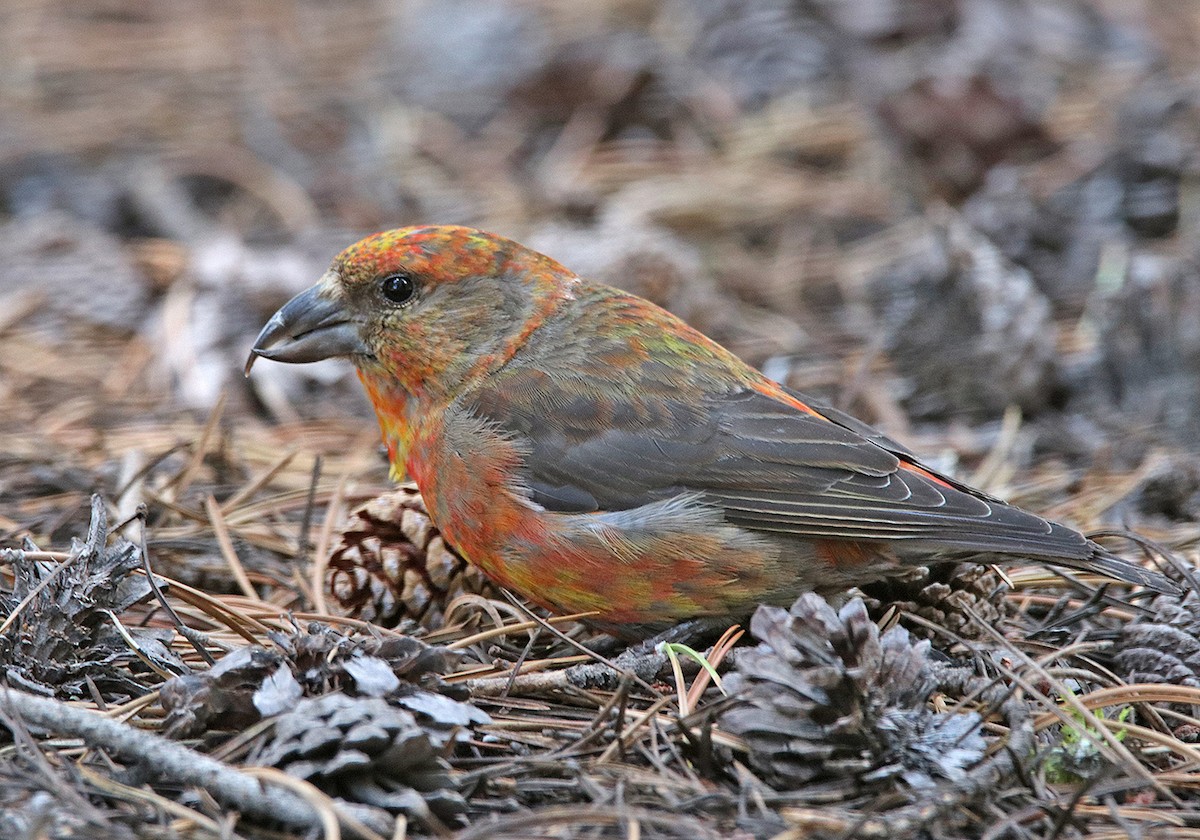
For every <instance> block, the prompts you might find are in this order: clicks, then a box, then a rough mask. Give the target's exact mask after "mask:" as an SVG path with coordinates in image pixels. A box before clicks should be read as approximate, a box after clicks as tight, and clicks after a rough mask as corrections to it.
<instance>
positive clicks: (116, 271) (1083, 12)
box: [0, 0, 1200, 533]
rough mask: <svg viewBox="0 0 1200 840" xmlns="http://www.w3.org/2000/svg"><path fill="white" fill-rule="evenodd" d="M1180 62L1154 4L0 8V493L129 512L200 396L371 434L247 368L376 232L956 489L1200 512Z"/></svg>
mask: <svg viewBox="0 0 1200 840" xmlns="http://www.w3.org/2000/svg"><path fill="white" fill-rule="evenodd" d="M1198 55H1200V4H1197V3H1187V2H1185V3H1180V2H1173V0H1143V2H1130V0H1092V2H1083V0H853V2H850V0H659V2H652V0H543V1H542V2H536V0H408V2H402V1H401V0H397V2H383V0H347V2H341V3H326V2H318V0H307V2H306V1H305V0H294V1H293V2H286V1H285V0H269V1H268V0H207V1H206V2H205V1H204V0H191V1H189V2H185V0H158V1H157V2H148V0H147V1H146V2H131V1H130V0H125V1H124V2H122V0H6V2H5V3H3V4H2V5H0V408H2V409H3V411H2V412H0V414H2V415H3V416H2V417H0V434H3V435H4V437H2V438H0V455H3V458H2V459H0V500H3V499H4V497H5V496H7V497H8V500H9V502H10V503H11V502H13V501H14V500H15V499H18V498H21V499H25V500H28V499H29V498H31V497H46V496H51V497H52V496H55V494H62V493H68V492H69V493H76V494H78V493H81V492H82V491H83V490H85V489H94V488H96V487H97V486H99V487H105V488H108V489H110V490H112V489H113V488H120V487H122V486H124V485H122V484H121V482H120V481H118V479H117V476H118V475H119V474H121V471H122V470H124V471H125V472H126V473H129V472H130V470H132V469H133V467H131V466H130V465H128V464H125V465H124V466H121V459H120V457H119V453H120V451H121V450H122V447H125V446H133V444H132V443H128V439H127V438H122V439H121V440H125V441H126V443H123V444H121V445H119V446H118V445H117V444H115V443H113V440H115V438H114V437H113V436H114V434H116V430H118V429H128V428H130V427H131V426H138V428H141V429H143V430H145V429H148V428H153V427H154V424H155V423H163V422H167V421H169V420H173V418H179V417H193V418H198V421H197V422H200V421H203V419H204V418H205V417H207V416H209V412H211V411H212V410H213V408H214V406H215V405H216V404H217V403H218V400H219V399H220V398H221V397H222V395H224V399H225V403H224V409H223V410H224V412H225V414H224V418H225V420H226V421H230V419H231V418H232V420H234V421H236V422H235V423H234V424H233V425H234V427H235V428H237V427H238V424H241V426H240V428H244V429H245V428H258V427H259V426H260V425H261V426H264V427H265V426H267V425H272V426H275V427H282V428H291V427H289V426H288V425H287V424H299V423H303V422H305V421H306V420H309V419H315V420H321V419H324V420H326V421H328V420H335V421H337V425H336V429H337V431H335V432H333V433H331V434H330V435H329V437H328V440H325V439H322V441H323V443H322V445H328V446H330V447H335V448H336V447H343V448H344V447H348V446H350V445H351V444H352V442H353V441H357V440H359V438H356V437H354V436H353V433H357V432H361V433H362V435H363V437H362V440H366V441H370V440H372V435H373V420H372V419H371V415H370V412H369V408H368V406H367V404H366V402H365V399H363V398H362V397H361V395H360V394H359V391H358V386H357V383H356V382H355V381H353V377H352V375H350V373H349V370H350V369H349V366H348V365H345V364H341V363H337V362H331V363H322V365H317V366H301V367H292V366H285V365H272V364H260V365H258V366H257V368H256V369H255V373H254V377H253V378H252V379H251V380H250V381H249V382H247V381H245V380H243V378H242V376H241V366H242V364H243V362H244V360H245V356H246V353H247V350H248V347H249V345H250V343H251V341H252V339H253V336H254V334H255V333H256V332H257V330H258V329H259V327H260V326H261V325H262V323H263V322H264V320H265V319H266V318H267V317H268V316H269V315H270V313H271V312H272V311H274V309H275V308H276V307H277V306H278V305H280V304H281V303H282V302H283V301H285V300H286V299H287V298H288V297H290V296H291V295H292V294H294V293H295V292H296V291H299V290H300V289H302V288H304V287H306V286H307V285H309V284H310V283H312V282H313V281H314V280H315V279H316V277H317V276H318V275H319V274H320V273H321V271H322V270H323V269H324V267H325V265H326V264H327V263H328V262H329V260H330V259H331V258H332V256H333V255H334V254H335V253H336V252H337V251H339V250H340V249H341V248H342V247H344V246H346V245H348V244H350V243H351V242H353V241H355V240H357V239H358V238H359V237H360V236H362V235H364V234H366V233H369V232H372V231H375V230H379V229H383V228H390V227H396V226H400V225H406V224H413V223H461V224H468V225H473V226H477V227H482V228H486V229H490V230H493V231H495V232H498V233H502V234H505V235H507V236H511V237H513V238H515V239H518V240H520V241H522V242H524V243H525V244H528V245H530V246H532V247H534V248H536V249H538V250H541V251H544V252H546V253H548V254H550V255H551V256H554V257H556V258H558V259H559V260H560V261H562V262H564V263H565V264H566V265H568V266H569V267H571V268H572V269H574V270H576V271H577V272H579V273H581V274H585V275H587V276H590V277H592V278H595V279H599V280H602V281H605V282H609V283H613V284H616V285H619V286H622V287H624V288H627V289H630V290H632V291H635V292H637V293H639V294H642V295H645V296H647V297H649V298H651V299H653V300H655V301H656V302H659V303H661V304H662V305H664V306H666V307H668V308H670V309H672V310H674V311H675V312H677V313H678V314H680V315H681V316H683V317H684V318H685V319H687V320H688V321H690V322H691V323H692V324H694V325H695V326H697V327H699V328H700V329H702V330H704V331H705V332H707V333H709V334H710V335H712V336H713V337H715V338H716V339H718V340H719V341H722V342H724V343H726V344H727V345H728V346H730V347H731V348H732V349H734V350H735V351H736V352H738V353H739V354H741V355H742V356H743V357H745V358H746V359H747V360H749V361H750V362H752V363H754V364H756V365H760V366H763V367H764V368H765V369H766V370H767V372H768V373H769V374H770V375H771V376H773V377H775V378H778V379H780V380H783V381H785V382H787V383H788V384H789V385H791V386H793V387H796V388H799V389H801V390H805V391H808V392H811V393H814V394H816V395H818V396H820V397H822V398H824V399H827V400H830V401H832V402H833V403H835V404H836V405H838V406H840V407H841V408H843V409H846V410H849V411H851V412H853V413H855V414H857V415H858V416H860V417H863V418H864V419H866V420H868V421H870V422H873V423H876V424H878V425H880V426H881V427H883V428H884V429H885V430H886V431H888V432H889V433H890V434H892V435H893V436H897V437H899V438H900V439H901V440H904V441H906V442H907V443H909V444H910V445H912V446H914V447H915V448H917V449H918V450H919V451H921V452H922V454H924V455H926V456H928V457H929V458H930V459H931V460H933V461H935V462H936V463H938V465H939V466H942V467H945V468H948V469H955V468H956V467H958V468H961V469H964V470H974V471H975V477H976V478H977V479H979V480H985V481H986V482H987V483H988V484H989V486H992V487H994V488H998V489H1004V488H1006V487H1007V484H1006V482H1007V479H1008V478H1011V477H1012V476H1013V475H1026V471H1028V470H1029V469H1030V468H1031V467H1032V466H1033V465H1037V464H1046V463H1051V464H1054V465H1057V467H1058V468H1060V469H1061V468H1066V469H1068V470H1069V469H1074V468H1080V469H1082V468H1089V469H1096V468H1097V465H1100V468H1102V469H1105V470H1113V471H1118V470H1123V471H1125V472H1126V473H1129V474H1132V475H1133V476H1134V478H1133V479H1131V480H1130V481H1131V484H1130V487H1141V488H1142V490H1143V491H1145V492H1142V493H1141V494H1140V495H1138V496H1137V500H1136V504H1137V505H1140V506H1141V507H1140V508H1139V510H1141V512H1142V513H1146V514H1148V515H1149V514H1153V515H1156V516H1163V517H1167V518H1174V519H1177V520H1178V519H1184V520H1189V521H1195V520H1196V519H1197V518H1200V469H1198V468H1197V466H1196V455H1197V451H1198V450H1200V265H1198V263H1197V238H1196V233H1197V229H1198V227H1200V204H1198V194H1197V189H1196V187H1197V178H1196V175H1197V165H1198V157H1197V150H1198V149H1200V110H1198V105H1200V102H1198V100H1197V79H1198V78H1200V76H1198V70H1200V59H1198V58H1197V56H1198ZM139 424H140V425H139ZM256 424H257V425H256ZM188 428H191V427H188ZM143 434H149V432H145V431H144V432H143ZM189 434H190V433H189ZM142 444H145V441H144V440H143V441H142ZM146 445H149V444H146ZM151 448H152V447H151ZM367 448H368V449H369V448H370V447H369V445H368V446H367ZM5 450H7V451H5ZM114 453H116V454H114ZM996 453H1000V454H1001V455H1002V456H1003V458H1000V459H999V460H997V459H995V458H993V460H992V461H988V457H989V454H992V455H995V454H996ZM39 459H40V461H39ZM34 462H39V463H41V468H40V471H39V470H34V471H32V473H31V470H30V464H31V463H34ZM1001 462H1002V463H1003V464H1004V465H1005V469H1007V470H1008V472H1007V473H1004V474H1000V473H997V472H996V469H997V464H999V463H1001ZM80 465H89V466H88V470H90V471H87V470H85V471H84V472H82V473H81V472H79V468H80ZM373 469H377V470H378V475H379V476H382V463H381V462H379V464H376V465H375V466H374V467H373ZM1068 475H1070V473H1068ZM1026 480H1031V479H1028V477H1027V475H1026ZM1069 480H1070V479H1068V481H1069ZM1063 486H1065V485H1063ZM1147 488H1149V489H1147ZM1126 489H1128V488H1126ZM1122 498H1123V497H1122ZM1112 500H1113V499H1109V501H1110V502H1111V501H1112ZM2 506H3V505H2V504H0V507H2ZM42 509H43V508H41V507H37V508H36V510H42ZM21 510H22V511H23V514H22V516H20V517H18V516H15V515H12V514H10V516H11V517H12V518H10V519H8V520H7V521H8V523H9V526H10V528H13V527H15V523H16V522H17V520H18V519H19V520H20V521H21V523H23V524H24V525H25V526H28V525H29V524H30V523H31V522H34V521H38V517H37V516H34V515H33V513H31V511H34V510H35V508H34V507H29V506H26V507H23V508H21ZM31 517H32V518H31ZM42 524H43V525H45V527H46V528H49V529H50V530H53V529H52V528H51V527H50V526H51V525H53V522H43V523H42ZM11 532H12V531H11V530H10V533H11Z"/></svg>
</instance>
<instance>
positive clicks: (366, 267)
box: [334, 225, 570, 283]
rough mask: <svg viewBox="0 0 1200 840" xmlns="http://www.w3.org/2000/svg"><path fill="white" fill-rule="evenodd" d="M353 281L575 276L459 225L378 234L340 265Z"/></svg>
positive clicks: (524, 250) (349, 253)
mask: <svg viewBox="0 0 1200 840" xmlns="http://www.w3.org/2000/svg"><path fill="white" fill-rule="evenodd" d="M334 269H335V270H336V271H337V272H338V273H339V274H340V275H342V277H343V278H344V279H346V280H349V281H350V282H354V281H356V280H368V279H370V278H373V277H378V276H379V275H381V274H386V273H388V272H390V271H399V270H404V271H407V272H411V273H413V274H417V275H420V276H421V277H423V278H425V279H426V280H432V281H435V282H439V283H453V282H455V281H458V280H461V279H464V278H467V277H475V276H486V275H491V276H496V275H501V274H510V273H511V274H516V275H518V276H519V275H522V274H528V273H541V272H547V271H549V272H553V273H555V274H559V275H567V276H569V275H570V272H569V271H567V270H566V269H565V268H563V267H562V266H561V265H560V264H559V263H557V262H555V261H554V260H552V259H550V258H549V257H547V256H545V255H543V254H539V253H537V252H536V251H531V250H529V249H528V248H525V247H524V246H522V245H520V244H518V243H516V242H514V241H513V240H511V239H506V238H505V237H503V236H499V235H497V234H494V233H487V232H486V231H482V230H475V229H474V228H468V227H460V226H458V225H423V226H420V227H407V228H396V229H395V230H387V231H383V232H381V233H376V234H372V235H371V236H368V237H367V238H365V239H363V240H361V241H359V242H356V243H355V244H353V245H351V246H350V247H349V248H347V249H346V250H344V251H342V253H340V254H338V256H337V258H336V259H335V260H334Z"/></svg>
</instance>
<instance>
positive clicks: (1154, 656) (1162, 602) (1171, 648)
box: [1113, 589, 1200, 688]
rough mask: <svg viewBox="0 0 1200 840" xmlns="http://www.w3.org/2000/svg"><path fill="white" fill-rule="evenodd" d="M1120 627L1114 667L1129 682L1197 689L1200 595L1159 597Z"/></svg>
mask: <svg viewBox="0 0 1200 840" xmlns="http://www.w3.org/2000/svg"><path fill="white" fill-rule="evenodd" d="M1149 608H1150V611H1151V615H1149V616H1138V617H1137V618H1135V619H1134V620H1133V621H1131V622H1128V623H1127V624H1125V625H1124V626H1123V627H1121V635H1120V637H1119V638H1118V639H1117V643H1116V645H1115V648H1116V652H1115V654H1114V657H1113V666H1114V669H1115V670H1116V671H1117V673H1119V674H1121V675H1122V676H1123V677H1124V678H1125V679H1126V680H1128V681H1129V682H1135V683H1137V682H1149V683H1170V684H1171V685H1186V686H1191V687H1193V688H1195V687H1200V592H1197V591H1196V590H1194V589H1189V590H1188V592H1187V594H1185V595H1184V596H1183V598H1179V597H1178V596H1176V595H1159V596H1158V597H1156V598H1155V599H1154V600H1153V601H1151V602H1150V604H1149Z"/></svg>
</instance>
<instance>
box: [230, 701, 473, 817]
mask: <svg viewBox="0 0 1200 840" xmlns="http://www.w3.org/2000/svg"><path fill="white" fill-rule="evenodd" d="M252 763H254V764H258V765H260V766H268V767H278V768H280V769H281V770H283V771H284V772H286V773H288V774H289V775H291V776H295V777H297V778H300V779H306V780H308V781H310V782H312V783H313V784H314V785H316V786H317V787H319V788H320V789H321V790H323V791H325V792H326V793H328V794H330V795H331V796H336V797H340V798H342V799H344V800H346V801H349V802H357V803H362V804H364V805H373V806H375V807H377V808H384V809H386V810H388V811H391V812H393V813H404V814H407V815H408V816H410V817H414V818H416V819H421V820H424V821H425V822H426V823H427V824H428V823H429V815H430V813H431V812H432V814H433V815H434V816H435V817H436V818H437V819H439V820H441V821H445V822H457V821H458V818H459V816H460V815H461V814H463V813H464V812H465V811H466V808H467V805H466V802H465V800H464V799H463V797H462V795H461V794H460V793H459V792H458V790H457V784H456V783H455V781H454V780H453V779H452V778H451V775H450V765H449V764H447V762H446V760H445V759H444V758H442V757H441V756H440V755H438V754H437V751H436V749H435V747H434V744H433V742H432V741H431V739H430V737H429V735H428V733H426V731H425V730H424V729H423V728H422V727H421V726H420V724H418V723H417V720H416V718H415V717H414V716H413V714H412V713H411V712H409V711H407V710H406V709H400V708H396V707H395V706H393V705H391V704H389V703H388V702H387V701H386V700H383V699H380V698H378V697H347V696H346V695H344V694H329V695H326V696H325V697H320V698H317V699H309V700H301V701H300V703H299V704H298V705H297V706H296V708H295V709H293V710H292V711H290V712H287V713H286V714H283V715H280V716H279V717H278V718H277V719H276V722H275V729H274V731H273V733H272V736H271V740H269V741H267V742H266V743H265V744H264V745H263V746H262V747H260V748H259V749H258V750H257V751H256V753H255V755H254V758H253V761H252Z"/></svg>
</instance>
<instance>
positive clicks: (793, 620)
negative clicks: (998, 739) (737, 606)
mask: <svg viewBox="0 0 1200 840" xmlns="http://www.w3.org/2000/svg"><path fill="white" fill-rule="evenodd" d="M750 629H751V632H752V633H753V634H754V636H755V638H757V639H758V640H759V644H758V646H757V647H754V648H752V649H749V650H746V651H744V652H743V653H742V654H741V655H740V656H739V657H738V658H737V665H736V668H737V670H736V672H735V673H733V674H731V675H730V676H729V677H728V678H727V679H726V681H725V685H726V688H727V689H728V690H729V693H730V694H731V695H734V696H737V697H739V698H740V700H741V701H742V702H740V703H739V704H737V705H735V706H733V707H732V708H730V709H729V710H728V711H727V712H725V713H724V714H723V715H722V716H721V721H720V723H721V727H722V728H723V729H725V730H727V731H729V732H732V733H734V734H736V735H739V736H741V737H742V738H743V739H744V740H745V741H746V743H747V745H748V746H749V763H750V766H751V767H752V768H754V769H755V770H756V771H757V772H758V773H760V774H761V775H762V776H763V778H764V779H765V780H766V781H767V782H768V783H769V784H771V785H773V786H776V787H777V788H779V789H783V790H787V789H796V788H800V787H804V788H805V789H808V788H809V787H811V786H813V785H817V784H821V783H825V784H829V785H832V786H834V787H836V788H837V789H839V790H841V791H843V792H844V793H845V794H846V795H853V794H854V793H857V792H859V791H863V790H866V789H876V788H878V787H879V786H883V787H888V786H891V785H894V784H895V783H896V782H897V781H902V782H903V783H904V784H905V785H907V786H909V787H911V788H931V787H934V786H935V785H936V784H937V783H938V780H945V779H956V778H959V777H961V776H962V775H963V773H964V771H965V770H966V768H968V767H970V766H972V765H974V764H976V763H977V762H979V760H980V759H981V758H982V757H983V753H984V748H985V746H986V745H985V742H984V739H983V736H982V735H981V734H980V732H979V725H980V718H979V715H978V714H976V713H974V712H968V713H963V714H937V713H935V712H933V711H931V710H930V709H929V708H928V706H927V704H926V701H927V700H928V699H929V697H930V695H931V694H932V692H933V690H934V688H935V685H936V679H935V677H934V675H933V672H932V667H931V664H930V662H929V642H928V641H920V642H915V643H914V642H913V641H912V639H911V638H910V636H909V634H908V631H907V630H905V629H904V628H903V627H893V628H892V629H890V630H888V631H887V632H886V633H883V634H880V632H879V628H878V627H877V626H876V625H875V624H874V622H872V621H871V619H870V617H869V616H868V615H867V610H866V607H865V606H864V605H863V602H862V600H861V599H858V598H855V599H854V600H852V601H850V602H849V603H848V604H846V605H845V606H844V607H842V608H841V610H840V611H835V610H834V609H833V608H832V607H830V606H829V604H827V603H826V602H825V600H824V599H823V598H821V597H820V596H819V595H816V594H813V593H808V594H805V595H802V596H801V597H800V598H799V600H797V601H796V602H795V603H794V604H793V605H792V607H791V609H790V610H784V609H782V608H780V607H771V606H763V607H759V608H758V611H757V612H756V613H755V614H754V618H753V620H752V621H751V624H750Z"/></svg>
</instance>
